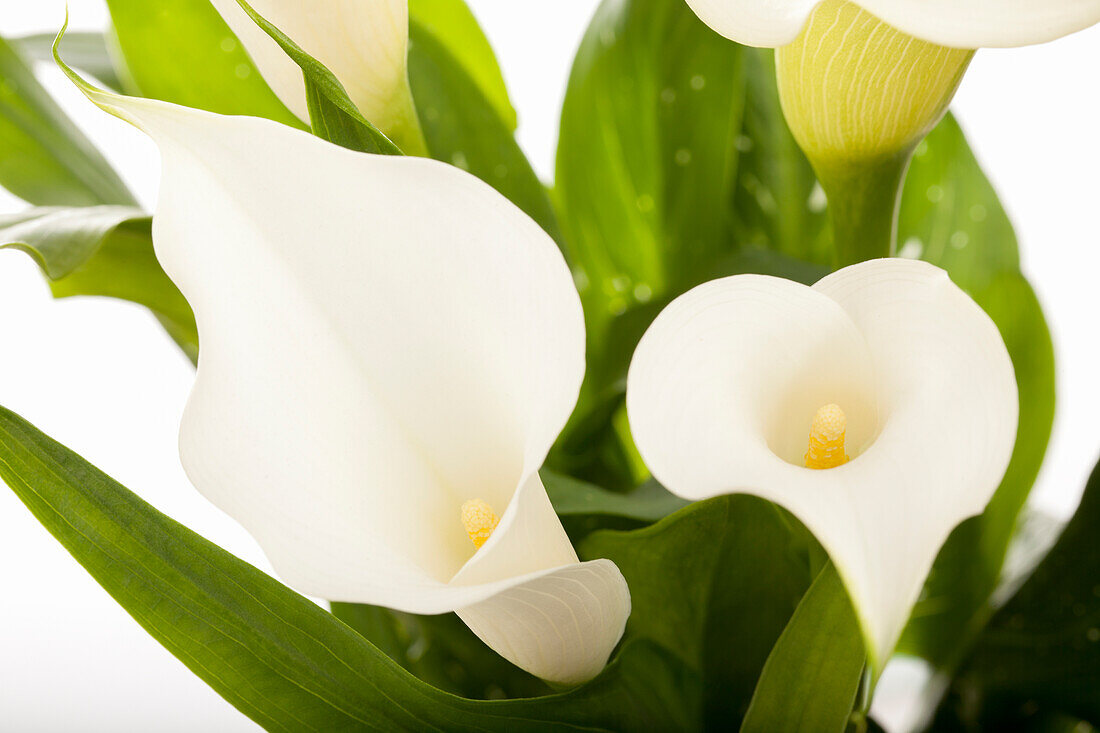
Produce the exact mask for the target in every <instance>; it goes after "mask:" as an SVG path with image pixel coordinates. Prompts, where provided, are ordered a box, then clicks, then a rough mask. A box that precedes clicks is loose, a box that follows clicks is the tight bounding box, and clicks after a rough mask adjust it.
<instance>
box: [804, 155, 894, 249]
mask: <svg viewBox="0 0 1100 733" xmlns="http://www.w3.org/2000/svg"><path fill="white" fill-rule="evenodd" d="M911 155H912V150H911V149H910V150H906V151H904V152H903V153H901V154H899V155H895V156H891V157H889V158H885V159H878V160H874V161H845V162H843V163H836V164H821V163H819V164H817V165H815V166H814V168H815V170H816V171H817V176H818V179H819V180H820V181H821V186H822V188H823V189H824V190H825V196H826V198H827V199H828V201H829V214H830V218H831V220H832V227H833V239H834V252H835V257H834V264H835V266H836V267H837V268H840V267H846V266H848V265H853V264H855V263H857V262H863V261H865V260H870V259H875V258H878V257H889V256H891V255H892V254H894V252H896V251H897V246H896V240H897V221H898V208H899V205H900V203H901V188H902V183H903V182H904V180H905V172H906V170H907V169H908V167H909V160H910V157H911Z"/></svg>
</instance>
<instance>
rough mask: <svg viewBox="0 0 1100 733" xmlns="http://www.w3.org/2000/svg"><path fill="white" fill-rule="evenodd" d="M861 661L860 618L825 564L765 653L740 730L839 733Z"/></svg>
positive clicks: (749, 732) (743, 732)
mask: <svg viewBox="0 0 1100 733" xmlns="http://www.w3.org/2000/svg"><path fill="white" fill-rule="evenodd" d="M865 660H866V656H865V654H864V651H863V637H862V635H861V632H860V626H859V620H858V619H857V618H856V614H855V611H854V610H853V609H852V604H851V601H850V600H849V599H848V592H847V591H846V590H845V589H844V583H843V582H841V580H840V576H839V575H837V572H836V569H835V568H834V567H833V565H832V564H831V563H830V564H829V565H826V566H825V568H824V569H823V570H822V571H821V573H820V574H819V575H818V576H817V579H816V580H815V581H814V583H813V585H811V586H810V589H809V591H807V592H806V595H805V596H804V597H803V598H802V602H801V603H799V604H798V608H797V609H795V612H794V615H793V616H792V617H791V620H790V622H789V623H788V624H787V628H785V629H784V630H783V635H782V636H780V637H779V641H778V642H777V643H776V645H775V648H774V649H772V653H771V654H770V655H768V661H767V663H766V664H765V665H764V671H763V672H762V673H761V675H760V682H759V683H758V684H757V686H756V692H754V693H753V696H752V703H751V704H750V705H749V710H748V713H746V715H745V720H744V721H743V722H742V724H741V733H756V731H761V732H765V733H766V732H768V731H778V730H813V731H821V733H826V731H836V732H837V733H842V732H843V731H844V730H845V728H846V727H847V726H848V722H849V718H850V717H851V713H852V706H853V703H854V702H855V698H856V691H857V690H858V689H859V683H860V679H861V677H862V674H863V667H864V662H865Z"/></svg>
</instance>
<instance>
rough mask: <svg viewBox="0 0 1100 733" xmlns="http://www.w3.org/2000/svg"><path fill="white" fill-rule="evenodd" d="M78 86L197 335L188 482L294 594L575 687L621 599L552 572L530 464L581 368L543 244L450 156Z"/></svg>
mask: <svg viewBox="0 0 1100 733" xmlns="http://www.w3.org/2000/svg"><path fill="white" fill-rule="evenodd" d="M82 88H83V89H84V91H85V93H86V94H87V95H88V96H89V97H90V98H91V99H92V100H93V101H94V102H96V103H97V104H99V106H100V107H102V108H104V109H105V110H107V111H109V112H112V113H113V114H116V115H117V116H119V117H122V118H123V119H126V120H128V121H129V122H131V123H133V124H134V125H136V126H137V127H139V128H141V129H142V130H143V131H145V132H146V133H147V134H148V135H150V136H151V137H152V138H153V139H154V140H155V142H156V143H157V145H158V146H159V148H160V151H161V155H162V168H163V173H162V181H161V189H160V196H159V201H158V203H157V208H156V212H155V215H154V218H153V239H154V244H155V248H156V253H157V256H158V258H159V260H160V261H161V263H162V264H163V266H164V269H165V270H166V271H167V272H168V274H169V275H170V276H171V277H172V279H173V280H174V281H175V282H176V284H177V285H178V286H179V288H180V290H182V291H183V293H184V294H185V295H186V297H187V299H188V302H189V303H190V304H191V305H192V307H193V309H194V311H195V316H196V319H197V322H198V330H199V334H200V341H201V343H202V350H201V354H200V357H199V364H198V375H197V379H196V383H195V386H194V390H193V392H192V394H191V398H190V400H189V402H188V404H187V408H186V411H185V414H184V416H183V423H182V427H181V435H180V452H181V457H182V461H183V465H184V468H185V469H186V471H187V474H188V476H189V477H190V478H191V480H192V482H193V483H194V484H195V486H196V487H197V488H198V489H199V490H200V491H201V492H202V493H203V494H205V495H206V496H207V497H208V498H209V499H210V500H211V501H212V502H214V503H215V504H217V505H218V506H219V507H221V508H222V509H223V510H225V511H226V512H227V513H229V514H230V515H231V516H233V517H234V518H236V519H237V520H238V521H240V522H241V524H243V525H244V526H245V527H246V528H247V529H248V530H249V531H250V532H251V533H252V534H253V535H254V536H255V537H256V539H257V540H258V541H259V543H260V545H261V546H262V547H263V549H264V550H265V552H266V553H267V555H268V557H269V558H270V560H271V562H272V564H273V565H274V567H275V569H276V571H277V572H278V573H279V575H280V576H282V577H283V578H284V579H285V580H286V581H287V582H288V583H289V584H291V585H292V586H294V587H296V588H297V589H299V590H301V591H303V592H305V593H308V594H310V595H314V596H318V597H321V598H327V599H331V600H335V601H349V602H359V603H371V604H377V605H383V606H388V607H391V608H396V609H401V610H404V611H408V612H413V613H422V614H434V613H442V612H448V611H456V612H457V613H458V615H459V616H460V617H462V619H463V620H464V621H465V622H466V623H467V624H468V625H469V626H470V628H471V629H473V631H474V632H475V633H476V634H477V635H478V636H479V637H481V638H482V639H483V640H484V641H485V642H486V643H487V644H488V645H489V646H491V647H492V648H493V649H495V650H496V651H497V652H498V653H500V654H501V655H502V656H504V657H506V658H507V659H509V660H510V661H512V662H514V663H515V664H517V665H518V666H520V667H522V668H524V669H526V670H528V671H530V672H532V673H533V674H535V675H537V676H539V677H542V678H544V679H546V680H548V681H551V682H554V683H558V684H573V683H578V682H582V681H584V680H587V679H589V678H591V677H593V676H594V675H596V674H597V673H598V672H599V671H600V670H601V669H602V668H603V666H604V665H605V664H606V662H607V659H608V656H609V654H610V652H611V651H612V649H613V647H614V646H615V644H616V643H617V642H618V640H619V638H620V637H621V635H622V633H623V628H624V625H625V622H626V618H627V616H628V615H629V612H630V595H629V591H628V589H627V586H626V583H625V580H624V579H623V577H622V574H621V573H620V572H619V570H618V568H617V567H616V566H615V565H614V563H612V562H611V561H609V560H595V561H591V562H578V559H577V555H576V553H575V552H574V550H573V547H572V545H571V544H570V542H569V539H568V537H567V536H566V534H565V531H564V530H563V528H562V526H561V522H560V521H559V519H558V517H557V515H556V514H555V513H554V509H553V507H552V506H551V504H550V501H549V499H548V497H547V495H546V491H545V489H544V488H543V485H542V482H541V480H540V478H539V474H538V470H539V468H540V467H541V465H542V463H543V461H544V459H545V457H546V454H547V452H548V450H549V449H550V446H551V444H552V443H553V441H554V439H555V438H556V436H557V435H558V433H559V432H560V430H561V429H562V427H563V426H564V425H565V422H566V419H567V418H568V417H569V414H570V412H571V411H572V409H573V406H574V403H575V401H576V399H577V395H578V391H579V389H580V385H581V379H582V377H583V374H584V368H585V366H584V365H585V358H584V349H585V333H584V320H583V316H582V312H581V304H580V299H579V296H578V295H577V292H576V289H575V287H574V285H573V279H572V276H571V274H570V271H569V269H568V267H567V266H566V263H565V261H564V259H563V258H562V256H561V254H560V252H559V251H558V248H557V246H556V245H555V243H554V242H553V240H552V239H551V238H550V237H549V236H548V235H547V234H545V233H544V232H543V231H542V230H541V229H540V228H539V227H538V225H537V224H535V223H534V222H533V221H532V220H531V219H530V218H528V217H527V216H526V215H525V214H523V213H522V212H521V211H520V210H519V209H518V208H517V207H515V206H514V205H513V204H512V203H511V202H509V201H508V200H506V199H505V198H504V197H503V196H501V195H500V194H498V193H497V192H496V191H494V190H493V189H492V188H490V187H489V186H488V185H487V184H485V183H483V182H481V181H480V180H478V179H477V178H475V177H473V176H471V175H469V174H467V173H465V172H463V171H461V170H459V169H457V168H454V167H452V166H448V165H445V164H442V163H438V162H435V161H431V160H427V159H422V158H406V157H389V156H377V155H368V154H363V153H357V152H353V151H350V150H346V149H344V148H340V147H337V146H335V145H331V144H329V143H327V142H324V141H322V140H320V139H318V138H316V137H313V136H311V135H309V134H306V133H304V132H300V131H297V130H293V129H291V128H288V127H286V126H283V125H280V124H277V123H274V122H270V121H267V120H262V119H258V118H251V117H225V116H221V115H215V114H211V113H207V112H202V111H198V110H193V109H188V108H184V107H179V106H175V105H170V104H166V103H162V102H156V101H152V100H144V99H134V98H128V97H120V96H116V95H113V94H108V93H105V92H101V91H98V90H95V89H91V88H88V87H86V86H82ZM498 517H499V520H498Z"/></svg>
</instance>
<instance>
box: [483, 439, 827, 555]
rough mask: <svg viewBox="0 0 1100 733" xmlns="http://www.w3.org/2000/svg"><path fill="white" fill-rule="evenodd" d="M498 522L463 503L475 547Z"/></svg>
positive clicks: (492, 514) (490, 513)
mask: <svg viewBox="0 0 1100 733" xmlns="http://www.w3.org/2000/svg"><path fill="white" fill-rule="evenodd" d="M841 441H843V437H842V438H841ZM498 522H500V518H499V517H497V515H496V512H494V511H493V508H492V507H491V506H489V505H488V504H487V503H485V502H484V501H482V500H481V499H470V500H469V501H467V502H464V503H463V504H462V526H463V527H465V528H466V534H468V535H470V542H473V543H474V547H477V548H480V547H481V546H482V545H484V544H485V543H486V542H488V541H489V537H491V536H492V534H493V530H494V529H496V528H497V523H498Z"/></svg>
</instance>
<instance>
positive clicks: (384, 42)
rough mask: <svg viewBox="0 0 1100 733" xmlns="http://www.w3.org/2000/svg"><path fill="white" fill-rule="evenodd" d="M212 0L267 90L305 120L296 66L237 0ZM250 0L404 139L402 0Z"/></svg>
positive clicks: (405, 25)
mask: <svg viewBox="0 0 1100 733" xmlns="http://www.w3.org/2000/svg"><path fill="white" fill-rule="evenodd" d="M211 3H212V4H213V5H214V7H215V8H216V9H217V11H218V12H219V13H220V14H221V16H222V17H223V18H224V19H225V22H226V23H227V24H228V25H229V27H230V29H231V30H232V31H233V33H235V34H236V35H237V38H239V39H240V41H241V43H242V44H244V47H245V49H246V50H247V51H248V53H249V55H250V56H251V57H252V60H253V61H254V62H255V63H256V66H257V68H259V70H260V73H261V74H262V75H263V77H264V80H265V81H266V82H267V83H268V85H270V87H271V89H272V91H274V92H275V94H277V95H278V97H279V99H281V100H282V101H283V104H285V105H286V106H287V107H288V108H289V109H290V110H291V111H292V112H294V114H296V115H297V116H298V117H300V118H301V119H303V120H309V111H308V109H307V107H306V95H305V82H304V81H303V78H302V69H301V68H300V67H299V66H298V65H297V64H296V63H294V61H292V60H291V59H290V57H289V56H287V55H286V53H285V52H284V51H283V49H282V48H280V47H279V44H277V43H276V42H275V41H274V40H273V39H272V38H271V37H270V36H269V35H268V34H267V33H266V32H265V31H264V30H262V29H261V28H260V27H259V26H258V25H256V23H255V22H253V20H252V19H251V18H249V17H248V15H247V14H246V13H245V11H244V10H243V9H242V8H241V6H240V4H239V3H238V2H237V0H211ZM249 5H250V6H251V7H252V9H253V10H255V11H256V12H257V13H259V14H260V16H262V17H263V18H264V19H265V20H267V21H269V22H270V23H271V24H273V25H274V26H275V27H276V28H278V29H279V30H281V31H282V32H283V33H285V34H286V35H288V36H289V37H290V38H291V39H292V40H293V41H294V42H295V43H297V44H298V45H299V46H301V47H302V50H303V51H305V52H306V53H308V54H309V55H310V56H313V57H314V58H315V59H317V60H318V61H320V62H321V63H322V64H324V65H325V66H326V67H327V68H328V69H329V71H331V72H332V73H333V74H334V75H335V76H336V78H337V79H339V80H340V83H341V84H343V86H344V89H345V90H346V91H347V93H348V97H349V98H350V99H351V101H352V102H354V103H355V105H356V106H357V107H358V108H359V111H360V112H362V113H363V116H364V117H366V118H367V119H368V120H370V121H371V123H372V124H373V125H374V126H375V127H377V128H378V129H379V130H381V131H382V132H384V133H386V134H387V135H389V136H391V137H393V138H395V140H397V141H398V143H399V144H400V143H401V142H403V140H402V138H403V137H405V136H406V135H407V134H408V133H409V129H408V128H410V127H411V126H415V125H416V124H417V123H416V113H415V111H414V110H413V106H412V92H411V91H410V90H409V79H408V72H407V68H406V60H407V50H408V43H409V7H408V0H312V1H311V2H303V0H251V1H250V2H249ZM416 130H417V132H416V133H415V134H419V127H416Z"/></svg>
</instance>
